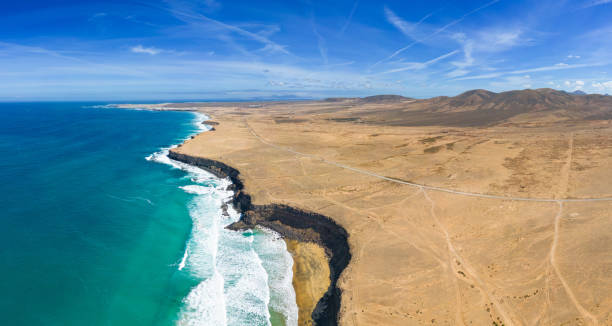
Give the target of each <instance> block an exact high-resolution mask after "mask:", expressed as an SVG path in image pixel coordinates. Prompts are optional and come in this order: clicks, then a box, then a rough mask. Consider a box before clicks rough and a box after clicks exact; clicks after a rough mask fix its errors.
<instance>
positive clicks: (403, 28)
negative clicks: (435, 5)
mask: <svg viewBox="0 0 612 326" xmlns="http://www.w3.org/2000/svg"><path fill="white" fill-rule="evenodd" d="M499 1H500V0H493V1H490V2H487V3H485V4H484V5H482V6H480V7H478V8H476V9H473V10H471V11H469V12H467V13H465V14H464V15H463V16H461V17H459V18H457V19H455V20H453V21H451V22H449V23H448V24H446V25H444V26H442V27H440V28H438V29H436V30H435V31H434V32H432V33H431V34H429V35H427V36H425V37H424V38H421V39H418V40H415V41H413V42H412V43H410V44H408V45H406V46H404V47H402V48H399V49H398V50H396V51H394V52H393V53H392V54H391V55H390V56H388V57H386V58H384V59H382V60H380V61H378V62H376V63H375V64H374V65H373V66H372V67H374V66H376V65H379V64H380V63H382V62H385V61H387V60H390V59H392V58H394V57H396V56H397V55H399V54H400V53H402V52H404V51H406V50H408V49H409V48H411V47H413V46H414V45H416V44H418V43H422V42H424V41H426V40H428V39H431V38H432V37H434V36H436V35H438V34H440V33H442V32H444V31H446V30H447V29H449V28H450V27H452V26H454V25H457V24H459V23H460V22H462V21H463V20H465V19H466V18H467V17H469V16H470V15H473V14H475V13H477V12H479V11H481V10H483V9H485V8H487V7H490V6H492V5H494V4H496V3H497V2H499ZM611 1H612V0H611ZM385 9H388V8H385ZM388 12H389V13H393V12H392V11H390V10H388ZM397 18H399V17H397V16H396V15H395V14H393V15H390V16H388V17H387V19H388V20H389V21H390V22H391V23H392V24H394V26H396V27H397V28H398V29H400V30H401V31H402V32H404V31H410V29H411V26H410V25H408V24H406V22H405V21H403V20H401V19H399V20H398V19H397ZM427 18H428V16H425V17H424V18H423V19H421V20H420V21H419V23H420V22H422V21H424V20H425V19H427ZM395 24H397V25H395ZM415 26H417V25H415ZM415 26H412V28H414V27H415Z"/></svg>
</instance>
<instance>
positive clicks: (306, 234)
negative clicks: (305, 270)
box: [168, 122, 351, 325]
mask: <svg viewBox="0 0 612 326" xmlns="http://www.w3.org/2000/svg"><path fill="white" fill-rule="evenodd" d="M203 123H204V124H205V122H203ZM177 148H180V145H179V146H178V147H177ZM168 157H169V158H170V159H173V160H176V161H179V162H183V163H185V164H189V165H193V166H196V167H198V168H201V169H204V170H206V171H208V172H210V173H212V174H214V175H215V176H217V177H221V178H226V177H229V178H230V180H231V181H232V185H231V186H230V190H232V191H234V196H233V199H232V205H233V206H234V208H236V210H238V211H239V212H240V213H241V218H240V220H239V221H238V222H235V223H233V224H231V225H229V226H228V227H227V228H228V229H231V230H236V231H241V230H245V229H252V228H254V227H256V226H263V227H266V228H268V229H271V230H273V231H275V232H277V233H279V234H280V235H281V236H282V237H283V238H284V239H286V240H287V239H289V240H295V241H297V242H300V243H314V244H317V245H319V246H320V247H322V248H323V249H324V251H325V253H326V255H327V257H328V260H327V263H328V265H329V278H330V282H329V286H328V288H327V291H325V293H324V294H323V296H322V297H321V298H320V299H319V300H318V302H317V304H316V306H315V308H314V310H313V312H312V315H311V318H312V321H313V322H314V324H315V325H337V324H338V320H339V313H340V305H341V295H342V291H341V290H340V289H339V288H338V287H337V282H338V279H339V278H340V275H341V274H342V272H343V271H344V269H345V268H346V267H347V266H348V263H349V262H350V259H351V253H350V247H349V244H348V233H347V232H346V230H345V229H344V228H342V227H341V226H339V225H338V224H336V222H334V221H333V220H332V219H331V218H329V217H327V216H324V215H321V214H316V213H311V212H306V211H303V210H299V209H296V208H293V207H290V206H287V205H281V204H268V205H254V204H252V203H251V196H250V195H249V194H247V193H245V192H244V191H243V189H244V184H243V182H242V180H240V177H239V175H240V171H238V170H237V169H235V168H233V167H231V166H229V165H227V164H225V163H223V162H219V161H216V160H211V159H206V158H202V157H196V156H191V155H187V154H182V153H178V152H176V151H175V150H174V149H170V150H169V152H168ZM288 248H289V246H288ZM294 279H295V275H294ZM296 292H297V290H296Z"/></svg>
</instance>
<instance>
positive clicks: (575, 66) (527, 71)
mask: <svg viewBox="0 0 612 326" xmlns="http://www.w3.org/2000/svg"><path fill="white" fill-rule="evenodd" d="M602 65H603V64H601V63H594V64H576V65H565V66H558V65H554V66H544V67H536V68H529V69H522V70H513V71H504V72H499V73H492V74H485V75H475V76H467V77H462V78H456V79H455V80H471V79H489V78H496V77H501V76H504V75H518V74H527V73H533V72H543V71H554V70H564V69H577V68H585V67H596V66H602Z"/></svg>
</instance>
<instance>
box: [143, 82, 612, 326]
mask: <svg viewBox="0 0 612 326" xmlns="http://www.w3.org/2000/svg"><path fill="white" fill-rule="evenodd" d="M147 107H148V108H150V109H160V110H168V109H171V110H176V109H178V110H195V111H200V112H202V113H205V114H207V115H209V116H210V117H211V121H214V122H213V123H211V125H213V127H214V130H213V131H209V132H204V133H201V134H200V135H198V136H195V137H194V138H193V139H190V140H188V141H186V142H185V143H184V144H183V145H182V146H180V147H178V148H176V149H175V150H174V152H175V153H178V154H184V155H187V156H190V157H201V158H206V159H209V160H214V161H218V162H222V163H224V164H226V165H227V166H230V167H232V168H234V169H236V170H238V171H239V173H240V174H239V176H238V177H239V179H240V180H241V181H242V182H243V184H244V189H243V190H242V191H243V192H244V193H246V194H248V195H250V200H251V201H252V203H253V205H270V204H276V205H286V206H289V207H292V208H295V209H298V210H300V211H304V212H312V213H316V214H320V215H323V216H326V217H329V218H330V219H331V220H333V221H334V222H336V223H337V224H338V225H339V226H341V227H342V228H344V229H345V230H346V232H347V233H348V244H349V247H350V261H349V263H348V265H347V266H346V268H345V269H344V270H343V271H341V274H340V276H339V279H338V282H337V284H336V286H337V288H338V289H339V290H340V292H341V305H340V308H339V311H338V320H337V321H338V323H339V324H340V325H425V324H426V325H506V326H510V325H612V181H611V180H612V98H611V97H609V96H599V95H570V94H567V93H564V92H559V91H553V90H548V89H540V90H525V91H515V92H506V93H490V92H487V91H483V90H477V91H471V92H467V93H464V94H462V95H459V96H457V97H452V98H448V97H440V98H433V99H428V100H414V99H409V98H402V97H397V96H377V97H370V98H363V99H358V98H355V99H354V98H346V99H345V98H337V99H327V100H321V101H297V102H244V103H174V104H173V103H168V104H159V105H150V106H147ZM297 240H299V239H297ZM287 242H288V243H289V249H290V250H291V251H292V253H293V255H294V261H295V264H294V282H293V283H294V287H295V290H296V293H297V300H298V305H299V307H300V315H299V320H300V324H301V325H309V324H312V320H311V313H312V311H313V309H314V307H315V305H316V304H317V302H318V301H319V300H320V299H321V296H323V293H325V291H327V289H328V287H329V286H330V269H329V267H328V266H327V262H326V261H325V260H326V257H328V256H329V254H330V253H329V248H322V247H320V246H319V245H318V244H317V241H296V240H295V239H293V240H292V239H291V237H287ZM322 261H323V262H322Z"/></svg>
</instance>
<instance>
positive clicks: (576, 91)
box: [571, 90, 587, 95]
mask: <svg viewBox="0 0 612 326" xmlns="http://www.w3.org/2000/svg"><path fill="white" fill-rule="evenodd" d="M571 94H574V95H587V93H585V92H583V91H581V90H575V91H573V92H572V93H571Z"/></svg>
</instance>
